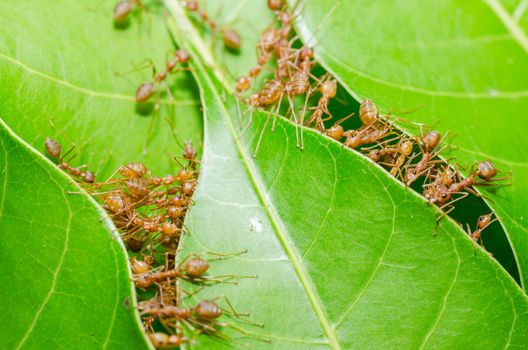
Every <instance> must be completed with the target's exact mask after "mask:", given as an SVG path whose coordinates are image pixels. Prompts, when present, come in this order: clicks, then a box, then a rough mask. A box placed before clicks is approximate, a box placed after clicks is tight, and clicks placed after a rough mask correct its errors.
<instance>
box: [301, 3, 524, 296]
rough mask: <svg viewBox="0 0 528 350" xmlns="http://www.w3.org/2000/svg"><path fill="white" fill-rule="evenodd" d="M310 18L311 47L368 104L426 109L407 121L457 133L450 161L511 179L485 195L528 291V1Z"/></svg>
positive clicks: (319, 12)
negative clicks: (482, 166)
mask: <svg viewBox="0 0 528 350" xmlns="http://www.w3.org/2000/svg"><path fill="white" fill-rule="evenodd" d="M302 8H303V11H302V15H301V16H300V17H299V22H298V29H299V31H300V33H301V35H302V37H303V38H304V40H305V42H307V43H309V44H310V45H314V46H315V47H316V50H315V51H316V55H317V57H318V60H319V61H320V62H321V63H322V64H323V66H324V67H325V68H326V69H327V70H329V71H331V72H333V73H334V74H335V75H336V76H337V77H338V79H339V80H340V81H341V83H342V84H343V85H344V86H345V87H346V88H347V89H348V91H349V92H350V93H351V94H352V95H354V96H355V97H356V98H357V99H358V100H362V99H364V98H371V99H373V100H374V101H376V102H377V103H378V105H379V106H380V107H381V108H382V110H383V111H389V110H392V111H395V112H396V114H398V111H409V110H413V109H416V110H415V111H414V112H412V113H408V114H403V113H402V114H401V116H402V117H404V118H406V119H409V120H412V121H415V122H420V123H425V124H427V125H430V126H433V127H434V128H436V129H438V130H440V131H441V132H446V131H447V130H449V131H450V132H451V135H452V137H450V138H449V139H448V142H449V143H450V144H452V145H453V146H454V147H453V150H452V152H451V154H446V156H455V157H456V162H457V163H459V164H463V165H469V164H472V163H474V162H475V161H480V160H483V159H489V160H493V161H494V162H495V164H496V165H497V167H498V168H499V169H500V170H501V171H502V175H505V174H507V173H508V172H511V174H512V177H511V180H510V181H511V186H508V187H504V188H500V189H497V190H485V189H482V188H479V190H480V191H482V193H483V194H485V195H486V196H487V197H488V198H489V201H488V204H489V206H490V207H491V208H492V209H494V210H495V211H496V213H497V215H498V217H500V219H501V223H502V225H503V227H504V229H505V232H506V234H507V236H508V238H509V240H510V243H511V245H512V249H513V252H514V254H515V258H516V261H517V264H518V268H519V270H520V277H521V283H522V284H523V285H524V286H525V287H526V280H527V278H528V254H527V252H528V216H527V215H526V214H527V212H526V208H527V206H526V198H528V163H527V159H528V153H527V152H528V151H527V149H526V140H525V139H526V130H528V129H527V127H528V123H527V119H526V115H527V113H528V89H527V88H528V84H527V81H526V76H527V75H528V60H527V53H528V35H527V29H528V25H527V23H528V22H527V21H528V16H527V14H526V11H525V10H526V1H513V0H512V1H503V2H500V1H499V0H485V1H462V2H461V1H375V2H368V1H340V2H336V3H335V4H332V6H329V4H328V2H327V1H323V0H315V1H306V2H304V3H303V6H302ZM523 9H524V10H523ZM402 127H404V128H405V127H406V126H405V125H402ZM409 131H410V132H415V133H416V130H409ZM468 170H469V167H468V168H466V172H467V171H468Z"/></svg>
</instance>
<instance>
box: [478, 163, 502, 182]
mask: <svg viewBox="0 0 528 350" xmlns="http://www.w3.org/2000/svg"><path fill="white" fill-rule="evenodd" d="M497 173H498V171H497V167H496V166H495V164H493V162H491V161H489V160H485V161H482V162H479V163H478V164H477V176H478V177H480V178H481V179H482V180H491V179H492V178H494V177H495V176H497Z"/></svg>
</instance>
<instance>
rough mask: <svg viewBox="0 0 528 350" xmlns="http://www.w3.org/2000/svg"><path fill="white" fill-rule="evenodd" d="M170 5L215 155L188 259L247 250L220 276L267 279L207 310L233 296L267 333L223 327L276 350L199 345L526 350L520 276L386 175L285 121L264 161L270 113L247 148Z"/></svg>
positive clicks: (207, 147)
mask: <svg viewBox="0 0 528 350" xmlns="http://www.w3.org/2000/svg"><path fill="white" fill-rule="evenodd" d="M165 3H166V4H167V6H168V8H169V9H170V10H171V14H172V16H173V19H172V20H169V26H170V28H171V29H172V31H173V33H174V36H175V39H176V41H177V42H178V44H180V45H181V46H183V47H185V48H186V49H190V50H192V51H193V52H195V55H196V56H201V57H203V59H204V61H202V60H195V62H194V64H193V72H194V74H195V76H196V79H197V81H198V83H199V86H200V88H201V97H202V103H203V106H204V113H205V142H204V157H203V164H202V168H201V175H200V181H199V186H198V189H197V192H196V194H195V197H194V205H193V207H192V208H191V209H190V212H189V214H188V217H187V218H186V225H187V226H188V228H189V231H190V236H188V237H187V238H186V239H185V240H184V242H183V246H184V247H183V248H184V252H183V253H182V254H183V255H182V256H185V255H186V254H185V252H188V253H190V252H194V253H199V252H205V251H213V252H217V253H234V252H240V251H242V250H244V249H247V253H246V254H243V255H240V256H237V257H226V258H225V259H222V260H217V261H214V262H213V263H212V266H211V269H210V273H211V275H212V276H214V275H257V278H254V279H252V278H244V279H240V281H239V284H238V285H229V284H217V285H214V286H212V287H207V288H205V289H204V290H202V291H200V292H199V293H198V294H197V295H195V299H196V300H199V299H201V298H214V297H216V296H219V295H225V296H227V297H228V298H229V299H230V300H231V302H232V303H233V305H234V308H235V309H236V310H237V311H238V312H245V311H249V312H250V313H251V316H250V318H251V320H253V321H256V322H263V323H264V324H265V327H264V328H263V329H260V328H258V327H254V326H249V325H245V324H242V323H241V322H238V321H237V320H236V319H230V318H224V320H225V321H226V322H228V323H229V324H231V325H235V326H236V327H239V328H243V329H244V330H245V331H246V332H248V333H250V334H252V335H253V336H254V337H261V338H267V339H271V341H272V342H271V344H266V343H264V342H262V341H259V340H257V339H255V338H252V337H244V336H243V334H241V333H240V332H237V331H234V330H233V329H231V328H230V327H226V328H225V329H224V330H223V331H224V332H225V333H226V334H227V335H228V336H229V337H231V340H230V341H227V344H226V342H216V341H215V340H214V338H207V337H200V338H199V339H200V342H199V345H200V346H197V347H198V348H204V349H205V348H207V349H209V348H215V349H216V348H230V347H231V348H232V347H235V348H244V347H247V348H251V349H270V348H271V349H284V348H288V349H327V348H332V349H351V348H361V349H365V348H375V349H379V348H443V349H452V348H463V347H468V348H480V347H486V348H499V347H505V348H507V347H513V346H518V347H521V348H522V347H526V343H525V339H526V337H527V336H528V299H527V298H526V295H525V294H524V293H523V292H522V290H521V289H520V288H519V287H518V286H517V284H516V283H515V282H514V281H513V279H512V278H511V277H510V276H509V275H508V274H506V273H505V272H504V270H503V269H502V268H501V267H500V265H498V263H497V262H496V261H494V260H492V259H490V258H489V256H488V255H487V254H486V253H485V252H483V251H482V250H481V249H479V248H477V247H475V246H474V245H473V244H472V243H471V241H470V240H469V239H468V238H467V236H466V235H465V234H464V233H463V232H462V231H461V230H460V229H459V228H458V227H457V226H456V225H455V224H454V223H453V222H452V221H450V220H445V221H443V222H442V224H441V225H440V232H439V235H438V237H436V238H435V237H433V235H432V232H433V228H434V222H435V217H436V215H437V214H438V211H437V210H435V209H433V208H432V207H429V206H427V204H426V203H425V202H424V201H423V200H422V199H421V198H420V197H419V196H417V195H416V194H415V193H413V192H411V191H409V190H408V189H406V188H404V187H403V186H402V185H401V184H400V183H398V182H396V181H395V180H394V179H393V178H392V177H390V176H389V175H388V174H387V173H386V172H385V171H384V170H382V169H380V168H379V167H378V166H377V165H375V164H373V163H371V162H369V161H368V160H367V159H366V158H365V157H363V156H361V155H359V154H358V153H356V152H354V151H351V150H348V149H344V148H343V147H341V145H340V144H339V143H337V142H334V141H332V140H330V139H328V138H326V137H323V136H322V135H320V134H318V133H316V132H314V131H312V130H307V129H306V130H304V137H305V149H304V151H301V150H299V149H298V148H297V147H296V145H295V126H294V125H293V124H291V123H290V122H288V121H286V120H284V119H282V118H279V119H278V120H277V123H276V128H275V131H274V132H271V131H270V130H269V125H268V129H267V131H266V133H265V134H264V137H263V141H262V144H261V146H260V150H259V152H258V156H257V157H256V158H253V157H252V156H251V154H252V153H253V151H254V149H255V145H256V141H257V139H258V136H259V134H260V130H261V128H262V127H263V124H265V121H266V114H264V113H261V112H257V111H255V112H254V119H255V120H254V122H253V123H252V124H251V125H250V128H249V129H248V131H247V133H246V134H245V135H244V136H243V137H241V133H240V132H241V128H240V125H239V116H240V114H239V113H238V108H237V103H236V100H235V99H234V96H232V95H231V94H229V93H223V92H225V91H226V89H227V88H226V87H225V86H223V85H221V84H220V83H219V81H225V79H224V77H221V74H220V73H218V72H217V71H216V67H217V65H216V64H215V62H214V61H213V60H212V58H211V57H212V56H211V55H210V54H209V53H208V51H207V50H208V47H207V45H205V44H204V42H203V41H202V40H201V38H200V37H199V35H198V32H197V31H195V30H194V28H193V26H192V24H191V23H190V22H189V21H188V20H187V18H186V16H185V13H184V11H183V10H182V9H181V8H180V7H179V4H178V2H177V1H175V0H165ZM213 72H216V73H217V74H213ZM215 75H218V76H219V79H217V77H216V76H215ZM241 108H242V110H245V109H246V107H245V106H242V107H241ZM247 121H248V113H246V114H244V115H243V122H244V123H247ZM189 304H192V302H190V303H189ZM224 306H225V304H224ZM475 330H478V331H475Z"/></svg>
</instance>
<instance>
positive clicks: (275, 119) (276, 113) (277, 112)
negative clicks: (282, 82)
mask: <svg viewBox="0 0 528 350" xmlns="http://www.w3.org/2000/svg"><path fill="white" fill-rule="evenodd" d="M283 97H284V93H282V94H281V95H280V98H279V103H277V108H276V109H275V113H274V114H273V124H272V126H271V132H273V131H275V122H276V121H277V116H278V115H279V112H280V107H281V104H282V98H283Z"/></svg>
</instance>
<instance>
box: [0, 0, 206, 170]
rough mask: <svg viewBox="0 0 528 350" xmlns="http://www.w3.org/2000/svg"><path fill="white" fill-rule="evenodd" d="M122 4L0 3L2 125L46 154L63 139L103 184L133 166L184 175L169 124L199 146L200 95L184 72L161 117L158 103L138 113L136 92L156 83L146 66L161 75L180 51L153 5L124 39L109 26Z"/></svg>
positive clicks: (175, 79)
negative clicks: (49, 143) (48, 145)
mask: <svg viewBox="0 0 528 350" xmlns="http://www.w3.org/2000/svg"><path fill="white" fill-rule="evenodd" d="M116 3H117V1H113V0H106V1H93V0H80V1H69V0H58V1H51V2H50V1H39V0H30V1H2V2H0V14H1V17H2V21H1V22H0V29H1V30H0V33H1V34H0V76H1V77H2V80H1V84H0V115H2V117H3V118H4V120H5V121H6V122H7V123H8V124H9V125H10V126H11V127H12V128H13V130H15V132H16V133H17V134H19V135H20V136H21V137H22V138H23V139H24V140H26V141H28V142H29V143H30V144H31V145H32V146H33V147H35V148H36V149H37V150H39V151H40V152H43V151H44V146H43V142H44V139H45V138H46V137H47V136H51V137H56V138H57V139H59V140H60V141H61V143H63V148H64V149H66V150H67V149H69V148H70V147H71V145H72V142H75V143H76V144H77V145H78V150H79V151H80V154H79V156H78V157H77V158H76V159H75V164H82V163H86V164H88V165H89V166H90V167H92V168H93V169H95V170H96V169H97V168H98V167H99V165H101V166H102V167H101V170H100V172H99V174H98V175H99V176H100V178H105V177H107V176H108V175H110V174H111V173H113V172H114V171H115V169H116V168H117V167H118V166H120V165H122V164H123V163H126V162H131V161H141V162H144V163H145V164H146V165H147V166H148V167H149V168H150V169H151V170H152V171H153V174H156V175H157V174H161V175H165V174H168V173H171V172H172V171H173V170H175V169H176V167H177V165H176V163H175V162H173V161H170V156H171V155H179V153H180V150H179V147H178V146H177V144H176V142H175V141H174V139H173V135H172V131H171V128H170V127H169V125H168V123H167V122H166V121H165V119H169V120H171V121H172V124H173V125H174V126H175V129H176V131H177V135H178V139H179V141H180V143H181V142H183V141H184V140H186V139H191V140H193V141H194V143H195V145H197V146H200V144H201V135H202V123H201V114H200V112H199V109H198V108H199V106H198V101H197V96H196V90H195V85H194V82H193V81H192V78H191V77H190V75H189V73H188V72H184V71H181V70H178V71H176V72H175V73H174V74H172V75H169V77H168V79H167V80H166V81H167V82H168V83H169V84H170V86H171V87H172V89H171V90H172V95H173V96H174V100H171V99H170V97H169V96H168V93H167V92H166V91H165V90H166V89H165V85H164V84H161V85H158V87H157V89H159V91H161V96H160V98H159V102H160V110H159V112H155V111H154V110H150V111H149V109H151V108H153V107H154V104H155V102H156V100H158V98H157V97H156V96H154V97H153V98H152V103H151V105H150V106H143V107H138V105H137V104H136V102H135V98H134V95H135V92H136V88H137V87H138V86H139V85H140V84H141V83H143V82H145V81H152V74H153V73H152V70H151V68H149V67H147V66H148V61H146V60H147V59H150V60H153V61H154V62H155V66H156V69H157V72H160V71H161V70H162V69H163V68H164V67H165V59H166V57H167V55H168V52H169V51H171V50H172V51H174V45H173V43H172V42H171V40H170V37H169V35H168V33H167V30H166V28H165V25H164V20H163V16H162V10H163V8H162V6H161V4H159V3H157V2H154V1H153V2H150V3H149V4H148V5H147V6H145V7H146V8H145V10H144V11H142V12H138V11H136V12H134V13H132V14H131V15H130V22H129V25H128V27H126V28H122V29H119V28H116V27H115V26H114V25H113V19H112V9H113V6H114V5H115V4H116ZM140 67H144V69H140V70H138V69H137V68H140ZM134 69H136V70H135V71H132V72H129V73H127V74H121V73H125V72H127V71H131V70H134ZM119 74H121V75H119ZM51 120H53V121H54V123H55V129H56V130H53V129H52V127H51V126H50V121H51ZM151 121H153V123H152V129H151V130H150V133H149V127H150V126H151ZM145 146H147V148H146V150H147V154H146V155H144V154H143V151H144V148H145Z"/></svg>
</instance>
